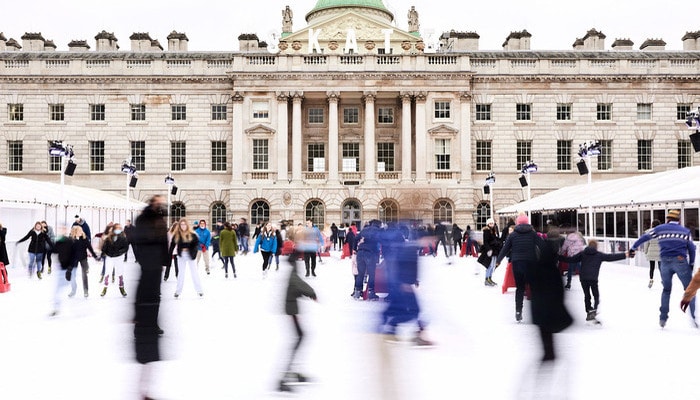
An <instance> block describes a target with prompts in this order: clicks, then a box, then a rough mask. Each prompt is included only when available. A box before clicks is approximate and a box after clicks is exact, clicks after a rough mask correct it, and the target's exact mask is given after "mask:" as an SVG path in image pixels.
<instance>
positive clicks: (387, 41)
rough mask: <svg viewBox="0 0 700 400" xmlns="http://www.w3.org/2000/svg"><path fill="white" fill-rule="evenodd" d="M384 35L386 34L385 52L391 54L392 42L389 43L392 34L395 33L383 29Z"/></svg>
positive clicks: (391, 30)
mask: <svg viewBox="0 0 700 400" xmlns="http://www.w3.org/2000/svg"><path fill="white" fill-rule="evenodd" d="M382 33H383V34H384V52H385V53H386V54H389V53H391V42H390V41H389V37H390V36H391V34H392V33H394V30H393V29H382Z"/></svg>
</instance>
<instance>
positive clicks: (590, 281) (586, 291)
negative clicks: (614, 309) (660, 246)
mask: <svg viewBox="0 0 700 400" xmlns="http://www.w3.org/2000/svg"><path fill="white" fill-rule="evenodd" d="M628 256H629V253H613V254H606V253H601V252H599V251H598V241H597V240H595V239H591V240H589V241H588V246H586V248H585V249H583V251H582V252H580V253H578V254H575V255H573V256H571V257H566V256H559V260H560V261H564V262H568V263H577V262H580V263H581V271H580V272H579V280H580V282H581V288H583V296H584V298H583V302H584V305H585V307H586V321H591V322H592V323H599V322H598V320H597V319H596V314H597V311H598V305H599V304H600V293H599V291H598V275H599V274H600V266H601V264H603V261H618V260H624V259H625V258H626V257H628ZM591 294H592V295H593V306H591Z"/></svg>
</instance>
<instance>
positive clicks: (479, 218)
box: [474, 201, 491, 230]
mask: <svg viewBox="0 0 700 400" xmlns="http://www.w3.org/2000/svg"><path fill="white" fill-rule="evenodd" d="M489 218H491V205H490V204H489V203H488V202H486V201H484V202H481V203H479V205H478V206H476V221H474V224H476V229H477V230H480V229H483V228H484V226H486V220H488V219H489Z"/></svg>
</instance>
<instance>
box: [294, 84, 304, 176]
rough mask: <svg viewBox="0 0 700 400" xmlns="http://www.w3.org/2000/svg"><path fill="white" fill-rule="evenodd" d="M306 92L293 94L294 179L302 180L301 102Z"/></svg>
mask: <svg viewBox="0 0 700 400" xmlns="http://www.w3.org/2000/svg"><path fill="white" fill-rule="evenodd" d="M303 100H304V92H294V93H293V94H292V106H293V107H292V179H293V180H294V181H296V182H300V181H301V178H302V177H301V102H302V101H303Z"/></svg>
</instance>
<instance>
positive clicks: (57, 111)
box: [49, 104, 65, 121]
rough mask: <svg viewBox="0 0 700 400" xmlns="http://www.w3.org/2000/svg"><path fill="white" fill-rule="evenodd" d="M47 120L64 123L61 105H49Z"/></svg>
mask: <svg viewBox="0 0 700 400" xmlns="http://www.w3.org/2000/svg"><path fill="white" fill-rule="evenodd" d="M49 120H51V121H64V120H65V116H64V106H63V104H49Z"/></svg>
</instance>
